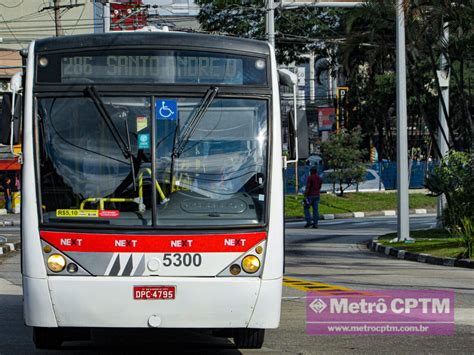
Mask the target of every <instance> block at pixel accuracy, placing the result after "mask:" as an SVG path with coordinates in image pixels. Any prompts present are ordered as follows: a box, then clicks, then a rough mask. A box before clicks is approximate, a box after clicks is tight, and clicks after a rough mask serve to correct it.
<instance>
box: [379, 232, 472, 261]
mask: <svg viewBox="0 0 474 355" xmlns="http://www.w3.org/2000/svg"><path fill="white" fill-rule="evenodd" d="M396 237H397V234H396V233H390V234H386V235H383V236H381V237H379V238H378V240H379V242H381V243H382V244H383V245H386V246H390V247H392V248H396V249H399V250H405V251H408V252H413V253H423V254H430V255H433V256H439V257H448V258H459V257H460V256H461V255H462V254H463V251H464V248H463V247H462V245H461V243H462V239H461V238H453V237H452V236H450V234H449V233H448V231H446V230H445V229H427V230H419V231H412V232H410V237H411V238H414V239H416V241H415V242H414V243H410V244H408V243H403V242H400V243H399V242H394V243H390V240H392V239H394V238H396Z"/></svg>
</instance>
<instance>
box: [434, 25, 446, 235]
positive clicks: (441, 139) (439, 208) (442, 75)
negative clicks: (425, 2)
mask: <svg viewBox="0 0 474 355" xmlns="http://www.w3.org/2000/svg"><path fill="white" fill-rule="evenodd" d="M442 41H443V43H444V44H445V45H446V48H447V44H448V41H449V27H448V23H447V22H445V23H444V24H443V37H442ZM446 64H447V59H446V57H445V56H444V54H441V58H440V61H439V70H438V73H437V74H438V81H439V86H440V87H441V96H440V98H439V127H438V137H437V140H438V147H439V153H440V156H439V157H438V159H439V161H441V160H442V159H443V158H444V157H445V156H446V155H447V154H448V152H449V145H448V142H447V141H446V139H449V127H448V122H447V117H446V115H445V112H444V109H443V103H444V105H445V107H446V113H447V114H448V115H449V68H448V69H446ZM445 137H446V138H445ZM445 204H446V197H445V196H444V194H443V195H441V196H438V201H437V205H436V217H437V224H438V226H439V227H441V226H442V222H441V216H442V214H443V209H444V207H445Z"/></svg>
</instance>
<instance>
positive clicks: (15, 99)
mask: <svg viewBox="0 0 474 355" xmlns="http://www.w3.org/2000/svg"><path fill="white" fill-rule="evenodd" d="M10 88H11V90H12V92H11V93H4V94H3V96H2V111H1V116H0V143H1V144H4V145H10V146H11V151H12V152H13V145H15V144H19V143H21V126H22V125H21V123H22V117H23V112H22V108H23V98H22V96H21V94H20V91H21V90H22V73H16V74H15V75H14V76H13V77H12V79H11V81H10Z"/></svg>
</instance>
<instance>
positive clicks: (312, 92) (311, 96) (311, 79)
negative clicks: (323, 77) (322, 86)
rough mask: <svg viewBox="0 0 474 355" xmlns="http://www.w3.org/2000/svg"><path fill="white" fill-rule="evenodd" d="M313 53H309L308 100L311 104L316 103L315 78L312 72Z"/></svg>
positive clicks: (313, 71)
mask: <svg viewBox="0 0 474 355" xmlns="http://www.w3.org/2000/svg"><path fill="white" fill-rule="evenodd" d="M314 64H315V63H314V53H313V52H310V53H309V100H310V102H311V103H312V104H314V102H315V101H316V78H315V75H316V73H315V70H314Z"/></svg>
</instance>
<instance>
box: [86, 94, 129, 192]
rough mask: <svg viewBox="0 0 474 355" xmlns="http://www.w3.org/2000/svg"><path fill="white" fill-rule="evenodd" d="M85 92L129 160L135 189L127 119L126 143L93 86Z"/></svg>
mask: <svg viewBox="0 0 474 355" xmlns="http://www.w3.org/2000/svg"><path fill="white" fill-rule="evenodd" d="M86 92H87V93H88V94H89V96H90V98H91V99H92V101H93V102H94V104H95V106H96V107H97V111H99V113H100V117H102V119H103V120H104V122H105V125H106V126H107V128H108V130H109V132H110V134H111V135H112V137H113V139H114V141H115V143H117V146H118V147H119V148H120V150H121V151H122V154H123V156H124V158H125V159H129V160H130V168H131V170H132V177H133V190H134V191H135V190H136V189H137V186H136V185H137V183H136V181H135V167H134V165H133V154H132V149H131V145H130V132H129V131H128V122H127V120H125V132H126V134H127V143H126V142H125V140H124V139H123V137H122V135H121V134H120V131H119V130H118V128H117V126H116V125H115V123H114V121H113V120H112V117H110V115H109V113H108V112H107V110H106V108H105V104H104V101H103V100H102V98H101V97H100V95H99V93H98V92H97V90H96V88H95V87H94V86H88V87H87V88H86Z"/></svg>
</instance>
